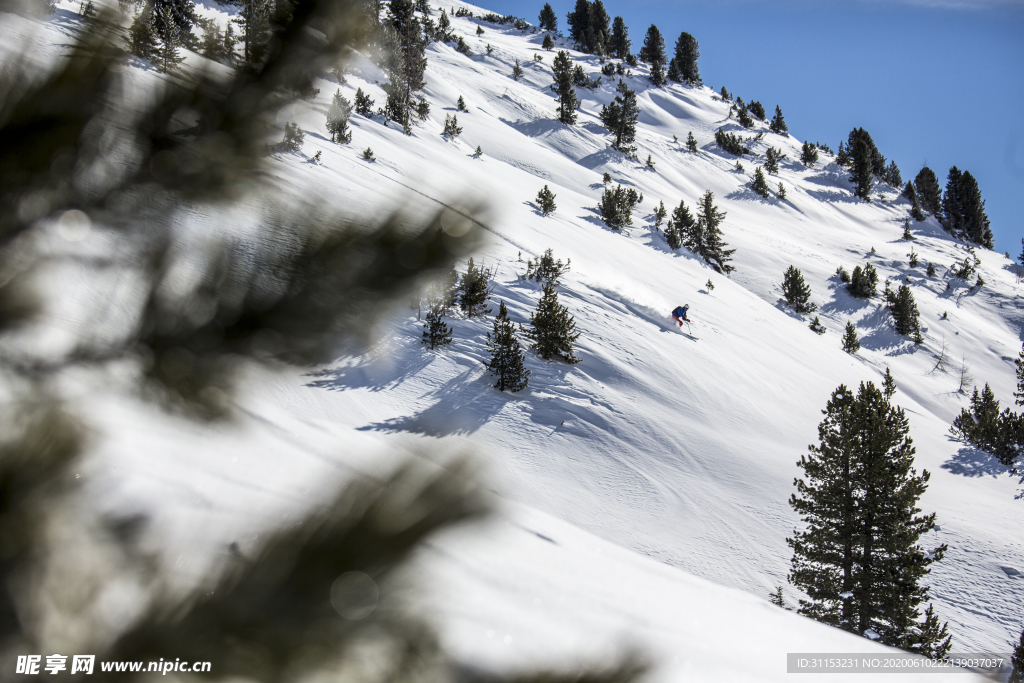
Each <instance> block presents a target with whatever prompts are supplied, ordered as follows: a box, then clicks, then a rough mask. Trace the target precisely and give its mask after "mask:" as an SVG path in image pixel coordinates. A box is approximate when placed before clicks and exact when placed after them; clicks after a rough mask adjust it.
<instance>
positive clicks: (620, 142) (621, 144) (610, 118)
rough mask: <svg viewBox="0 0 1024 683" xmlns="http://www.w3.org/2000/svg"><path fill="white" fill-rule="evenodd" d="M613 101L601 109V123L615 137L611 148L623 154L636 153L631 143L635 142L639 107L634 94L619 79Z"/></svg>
mask: <svg viewBox="0 0 1024 683" xmlns="http://www.w3.org/2000/svg"><path fill="white" fill-rule="evenodd" d="M615 90H616V92H617V93H618V94H617V95H616V96H615V100H614V101H613V102H612V103H611V104H610V105H607V106H602V107H601V113H600V118H601V123H603V124H604V126H605V128H607V129H608V130H609V132H611V134H612V135H614V136H615V140H614V141H613V142H612V147H614V148H615V149H617V150H619V151H620V152H622V153H623V154H632V153H633V152H635V151H636V147H635V146H633V144H632V143H633V141H634V140H636V122H637V120H638V119H639V118H640V107H639V106H638V105H637V100H636V93H635V92H633V91H632V90H630V89H629V87H628V86H627V85H626V82H625V81H624V80H622V79H621V78H620V79H619V85H618V86H617V87H616V89H615Z"/></svg>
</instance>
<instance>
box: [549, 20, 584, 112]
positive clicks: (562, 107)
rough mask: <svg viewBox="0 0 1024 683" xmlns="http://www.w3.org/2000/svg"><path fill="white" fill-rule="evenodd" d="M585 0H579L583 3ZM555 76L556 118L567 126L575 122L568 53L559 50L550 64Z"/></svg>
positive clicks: (573, 93) (574, 99)
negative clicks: (556, 95)
mask: <svg viewBox="0 0 1024 683" xmlns="http://www.w3.org/2000/svg"><path fill="white" fill-rule="evenodd" d="M586 1H587V0H580V2H583V3H585V2H586ZM552 70H553V71H554V77H555V92H556V93H557V94H558V110H557V111H558V120H559V121H560V122H562V123H564V124H565V125H567V126H572V125H575V124H576V107H578V106H579V100H578V99H576V91H575V90H574V89H573V87H572V83H573V81H572V61H571V60H570V59H569V53H568V52H566V51H565V50H559V51H558V55H557V56H556V57H555V61H554V63H553V65H552Z"/></svg>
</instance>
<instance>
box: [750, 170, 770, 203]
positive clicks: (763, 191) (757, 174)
mask: <svg viewBox="0 0 1024 683" xmlns="http://www.w3.org/2000/svg"><path fill="white" fill-rule="evenodd" d="M750 189H751V190H753V191H754V192H755V193H756V194H759V195H761V196H762V197H765V198H767V197H768V183H767V182H766V181H765V179H764V173H762V172H761V167H760V166H757V167H755V168H754V179H753V180H751V181H750Z"/></svg>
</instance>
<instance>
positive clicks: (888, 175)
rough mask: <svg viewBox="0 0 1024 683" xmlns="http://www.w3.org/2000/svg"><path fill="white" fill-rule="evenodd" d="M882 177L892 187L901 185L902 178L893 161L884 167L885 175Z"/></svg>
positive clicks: (898, 168)
mask: <svg viewBox="0 0 1024 683" xmlns="http://www.w3.org/2000/svg"><path fill="white" fill-rule="evenodd" d="M882 177H883V178H884V179H885V182H887V183H889V184H890V185H892V186H893V187H900V186H901V185H903V176H902V175H900V167H899V166H897V165H896V162H895V161H890V162H889V165H888V166H886V167H885V175H884V176H882Z"/></svg>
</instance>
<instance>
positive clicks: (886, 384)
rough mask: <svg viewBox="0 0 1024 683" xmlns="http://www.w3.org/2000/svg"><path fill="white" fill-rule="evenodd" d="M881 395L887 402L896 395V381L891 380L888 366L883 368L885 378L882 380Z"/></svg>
mask: <svg viewBox="0 0 1024 683" xmlns="http://www.w3.org/2000/svg"><path fill="white" fill-rule="evenodd" d="M882 393H883V394H884V395H885V400H887V401H888V400H889V399H890V398H892V397H893V395H894V394H895V393H896V380H894V379H893V378H892V373H891V372H890V371H889V366H888V365H887V366H885V376H884V377H883V378H882Z"/></svg>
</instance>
